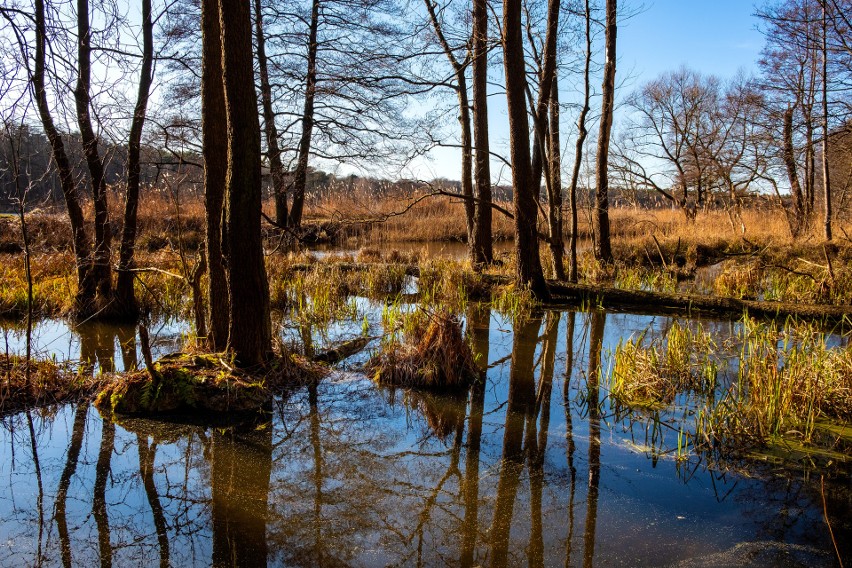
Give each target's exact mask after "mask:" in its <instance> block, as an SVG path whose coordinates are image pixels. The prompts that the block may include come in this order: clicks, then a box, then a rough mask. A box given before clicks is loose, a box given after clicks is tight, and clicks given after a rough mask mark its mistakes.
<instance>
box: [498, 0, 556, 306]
mask: <svg viewBox="0 0 852 568" xmlns="http://www.w3.org/2000/svg"><path fill="white" fill-rule="evenodd" d="M503 38H504V39H503V61H504V68H505V72H506V106H507V108H508V112H509V143H510V156H511V160H512V201H513V203H514V206H515V255H516V265H517V266H516V270H517V279H518V282H519V283H520V284H522V285H524V286H528V287H529V288H530V289H531V290H532V292H533V294H535V295H536V296H537V297H539V298H548V297H549V295H550V294H549V292H548V289H547V282H546V281H545V279H544V272H543V271H542V269H541V258H540V257H539V251H538V230H537V215H538V207H537V205H536V196H537V195H538V191H537V188H535V187H534V184H533V179H532V167H531V164H530V138H529V122H528V121H527V103H526V66H525V64H524V46H523V37H522V35H521V0H503Z"/></svg>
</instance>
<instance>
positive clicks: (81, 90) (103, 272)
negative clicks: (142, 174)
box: [74, 0, 112, 309]
mask: <svg viewBox="0 0 852 568" xmlns="http://www.w3.org/2000/svg"><path fill="white" fill-rule="evenodd" d="M91 36H92V30H91V27H90V24H89V0H77V67H78V69H77V85H76V87H75V89H74V102H75V106H76V109H77V123H78V125H79V126H80V136H81V138H82V141H83V153H84V154H85V156H86V165H87V166H88V169H89V175H90V176H91V183H92V200H93V202H94V206H95V250H94V252H95V254H94V258H93V262H92V270H91V271H90V272H89V274H88V276H89V277H90V278H91V279H92V282H91V284H87V285H86V286H85V287H86V289H89V286H93V287H94V288H95V290H96V293H97V295H99V296H100V297H101V300H102V301H103V302H104V305H106V303H107V302H108V301H109V300H110V299H111V296H112V271H111V268H110V257H111V256H112V251H111V241H112V235H111V233H110V228H109V211H108V209H107V196H106V181H105V180H104V165H103V162H102V161H101V157H100V154H99V152H98V139H97V137H96V136H95V131H94V129H93V127H92V118H91V108H90V106H91V99H90V92H91V76H92V63H91V56H92V45H91ZM92 308H94V306H89V309H92Z"/></svg>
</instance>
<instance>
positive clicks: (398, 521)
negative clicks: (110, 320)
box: [0, 301, 852, 566]
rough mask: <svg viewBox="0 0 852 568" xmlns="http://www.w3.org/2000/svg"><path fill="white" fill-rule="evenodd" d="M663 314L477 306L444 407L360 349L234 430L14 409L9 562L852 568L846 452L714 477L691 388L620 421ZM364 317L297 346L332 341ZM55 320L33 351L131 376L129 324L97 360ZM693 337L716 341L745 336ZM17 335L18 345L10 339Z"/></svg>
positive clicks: (373, 321) (721, 331)
mask: <svg viewBox="0 0 852 568" xmlns="http://www.w3.org/2000/svg"><path fill="white" fill-rule="evenodd" d="M368 305H369V304H368V303H367V302H366V301H364V302H363V303H362V304H359V306H361V307H362V308H363V309H367V306H368ZM371 309H372V312H370V313H369V314H368V315H369V317H368V321H367V324H369V325H370V326H375V325H377V320H378V319H379V317H380V316H379V315H378V314H379V313H380V309H381V308H380V307H378V306H373V307H372V308H371ZM671 322H672V320H671V319H670V318H665V317H648V316H636V315H631V314H613V313H609V314H607V313H604V312H591V313H588V312H579V313H569V312H561V313H560V312H547V313H545V314H541V315H540V316H538V317H534V318H532V319H531V320H530V321H528V322H526V323H519V324H513V323H512V321H511V320H509V319H506V318H504V317H502V316H499V315H497V314H496V313H494V312H490V311H488V310H471V311H470V312H469V313H468V314H467V318H466V325H467V326H468V332H469V333H470V334H471V339H472V345H473V348H474V352H475V353H476V354H477V355H478V360H479V362H480V363H481V364H482V365H483V366H487V367H488V371H487V376H486V380H485V382H484V383H483V384H481V385H479V386H474V387H473V388H471V389H470V390H469V391H467V392H463V393H459V394H457V395H454V396H447V395H437V394H428V393H422V392H421V393H417V392H413V391H403V390H395V391H393V390H387V389H381V388H378V387H376V386H375V385H374V384H373V383H372V382H371V381H369V380H368V379H367V378H366V377H365V376H364V375H363V374H360V373H359V372H357V371H356V370H355V369H357V368H358V366H359V364H360V363H361V362H363V360H364V359H365V358H366V357H367V356H368V353H362V354H359V355H357V356H355V357H354V358H352V359H350V360H348V361H344V362H343V364H342V365H341V366H339V367H338V369H337V370H335V371H334V372H332V373H331V375H330V376H329V377H328V378H326V379H324V380H322V381H321V382H319V383H318V384H315V385H311V386H304V387H301V388H299V389H297V390H295V391H293V392H291V393H288V394H286V395H283V396H280V397H277V398H275V399H273V400H271V401H270V402H269V405H268V407H267V408H266V410H265V412H263V413H261V414H259V415H258V416H257V417H256V418H255V419H253V420H250V421H246V422H243V423H240V424H234V425H227V424H226V425H223V424H221V423H219V424H217V425H216V426H215V427H213V426H209V425H205V423H203V422H198V421H196V422H195V423H192V421H189V420H186V419H184V420H182V421H179V422H177V423H175V422H167V421H151V420H146V419H139V418H135V419H117V420H116V421H112V420H110V419H108V418H105V417H102V416H101V415H100V414H99V413H98V412H97V411H96V410H95V409H93V408H91V407H88V406H86V405H80V406H70V405H68V406H61V407H56V408H48V409H40V410H37V411H31V412H29V413H22V414H17V415H14V416H7V417H5V418H4V419H3V422H2V428H0V455H1V456H2V459H0V565H4V566H6V565H9V566H13V565H14V566H24V565H27V566H28V565H42V566H59V565H66V566H68V565H73V566H80V565H83V566H84V565H93V564H97V563H100V564H101V565H108V564H109V563H112V565H116V566H139V565H150V566H153V565H157V564H159V565H160V566H209V565H217V566H225V565H228V566H230V565H234V566H261V565H262V566H266V565H270V566H273V565H274V566H277V565H288V566H290V565H292V566H320V565H324V566H350V565H351V566H390V565H392V566H409V565H426V566H436V565H438V566H443V565H449V566H504V565H508V566H521V565H523V566H556V565H559V566H563V565H564V566H746V565H758V566H835V565H836V564H837V562H838V560H837V558H838V552H839V555H840V556H841V557H842V558H843V560H844V562H845V563H846V564H849V562H848V561H849V559H850V558H852V476H850V467H849V456H848V455H846V454H840V456H839V457H835V459H834V460H832V462H831V463H811V462H809V463H805V462H792V463H786V464H781V463H779V462H777V461H773V462H769V461H763V460H759V459H755V460H751V461H745V462H737V463H736V464H728V467H724V468H723V467H721V466H720V465H719V464H716V465H715V466H713V467H709V464H708V463H707V462H706V460H704V459H702V458H701V457H700V456H695V455H687V456H685V459H682V460H678V459H677V457H678V455H677V453H678V450H677V444H678V432H679V428H680V427H679V423H681V422H682V421H687V420H691V419H692V418H691V417H690V405H689V401H688V399H687V398H686V397H679V398H678V399H677V400H676V401H675V403H674V404H673V405H672V406H671V407H669V408H666V409H663V410H661V411H658V412H653V413H650V412H649V413H646V414H635V413H633V414H628V415H624V414H623V413H616V411H615V410H614V408H613V405H612V403H611V400H610V399H609V398H608V396H607V394H608V391H607V386H606V385H607V382H606V376H607V373H608V372H609V370H608V366H609V356H610V354H611V353H612V351H614V349H615V347H616V346H617V345H618V343H619V341H621V340H623V339H625V338H627V337H629V336H631V334H638V333H641V332H643V331H646V330H647V333H648V334H660V333H665V331H666V330H667V329H668V327H669V326H670V325H671ZM176 325H177V324H175V326H176ZM361 325H362V324H361V322H360V317H353V318H352V321H351V322H350V324H349V325H348V326H347V325H346V324H338V326H337V327H335V328H334V331H333V332H331V333H329V332H325V333H319V332H316V331H312V330H310V329H308V330H306V329H305V328H304V326H302V327H301V328H295V327H294V328H292V329H290V330H289V331H288V333H289V337H291V338H294V337H298V336H301V337H312V338H313V339H314V340H315V341H316V342H317V343H318V344H320V343H333V342H334V341H336V340H337V339H339V337H343V336H346V335H347V334H352V333H356V332H357V329H358V328H359V327H360V326H361ZM44 326H45V327H43V328H39V330H37V334H36V337H37V338H39V339H38V342H40V343H38V344H37V349H36V351H37V352H39V353H45V352H51V353H53V352H54V351H53V350H54V349H55V353H56V354H57V356H63V357H67V358H68V357H70V358H81V357H82V358H84V359H85V358H89V357H93V356H94V357H96V359H95V360H94V362H95V363H97V364H98V365H99V366H100V368H101V369H103V370H109V369H111V368H112V367H115V368H121V367H123V366H125V365H127V366H130V365H132V364H133V363H134V360H133V357H135V356H136V355H135V344H134V343H133V342H132V341H131V340H132V338H133V333H132V331H128V330H124V331H123V332H122V333H124V334H125V335H124V336H120V335H118V332H115V329H114V328H110V329H109V330H104V329H101V331H100V332H99V334H95V335H96V336H97V337H100V338H101V339H100V340H99V343H97V345H100V347H98V348H97V349H94V348H89V347H85V348H84V346H87V345H89V343H90V342H91V341H93V340H92V339H91V338H89V339H85V338H84V337H85V335H84V334H85V331H84V332H83V333H84V334H81V333H80V332H79V331H73V332H72V331H70V330H67V329H66V330H65V331H64V332H63V331H61V330H60V324H59V323H57V322H52V323H51V322H47V323H45V324H44ZM51 326H53V327H51ZM175 326H171V327H170V326H165V327H164V328H163V329H162V334H161V336H162V337H163V338H165V340H164V341H163V342H162V343H157V342H155V343H156V344H157V345H160V346H162V349H163V351H165V350H168V348H169V347H170V346H171V347H175V346H176V344H177V343H179V332H178V331H177V330H176V329H177V328H176V327H175ZM703 326H704V329H705V331H710V332H711V333H712V334H713V336H714V338H715V340H716V341H717V342H718V343H720V344H722V343H723V342H724V341H726V339H728V338H730V337H732V336H734V335H735V330H736V324H733V323H728V322H703ZM49 329H53V331H50V332H49V331H48V330H49ZM373 331H375V329H373ZM114 332H115V333H114ZM111 334H112V336H111V338H110V335H111ZM121 337H124V341H122V339H121ZM6 338H7V341H9V345H10V347H9V348H10V349H18V348H20V345H21V343H20V334H19V332H9V333H7V335H6ZM285 339H286V338H285ZM45 342H47V343H45ZM57 345H61V348H60V347H57ZM131 345H133V346H134V348H133V349H131V348H130V346H131ZM122 346H125V347H124V349H122ZM97 353H99V355H98V354H97ZM110 354H111V355H110ZM110 357H112V361H111V362H110ZM682 457H684V456H682ZM734 465H735V467H732V466H734ZM826 514H827V519H828V521H829V523H830V526H831V528H832V530H833V533H834V540H835V541H836V543H837V546H838V547H839V551H835V548H834V545H833V543H832V538H831V535H830V533H829V529H828V525H827V524H826Z"/></svg>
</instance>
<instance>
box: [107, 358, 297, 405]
mask: <svg viewBox="0 0 852 568" xmlns="http://www.w3.org/2000/svg"><path fill="white" fill-rule="evenodd" d="M226 357H227V355H226V354H221V353H212V354H187V353H177V354H172V355H167V356H165V357H163V358H161V359H160V360H159V361H157V362H156V363H155V364H154V369H153V372H149V371H148V370H143V371H134V372H132V373H125V374H123V375H117V376H115V377H114V379H113V380H112V382H110V383H109V384H107V385H106V387H104V388H103V390H101V391H100V393H98V396H97V398H96V399H95V406H97V407H98V408H99V409H100V410H102V411H107V412H114V413H118V414H158V413H170V412H179V411H202V412H205V411H206V412H246V411H251V410H257V409H259V408H261V407H262V406H263V405H264V403H266V402H267V401H268V400H269V399H270V397H271V395H272V389H274V388H276V387H277V386H280V385H281V384H283V383H284V382H286V381H287V380H288V379H291V378H293V376H294V375H295V373H294V371H295V370H296V369H297V366H296V365H295V364H294V363H292V362H290V361H286V362H285V361H284V360H281V361H278V362H277V364H275V365H271V366H269V367H268V368H265V369H262V372H260V373H256V372H255V373H249V372H247V371H243V370H241V369H238V368H235V367H234V366H233V365H232V362H231V361H228V360H227V359H226Z"/></svg>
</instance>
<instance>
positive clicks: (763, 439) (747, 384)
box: [697, 319, 852, 448]
mask: <svg viewBox="0 0 852 568" xmlns="http://www.w3.org/2000/svg"><path fill="white" fill-rule="evenodd" d="M741 333H742V337H741V339H742V342H743V347H742V352H741V355H740V364H739V370H738V373H737V380H736V382H735V383H734V384H732V385H731V387H730V388H729V389H728V390H727V392H726V393H724V396H723V397H722V398H721V400H720V401H719V402H718V404H715V405H714V406H713V407H712V408H708V409H706V410H704V411H702V412H701V413H699V415H698V428H697V434H698V439H699V440H704V442H705V443H707V444H708V445H718V444H722V445H727V446H728V447H733V448H737V447H743V446H744V445H745V446H754V445H757V446H760V445H765V444H768V443H771V442H773V441H777V440H780V439H782V438H785V437H792V438H797V439H799V440H801V441H802V442H805V443H809V442H811V441H812V440H813V438H814V433H815V431H816V430H817V428H818V426H819V425H820V423H821V422H824V421H827V422H840V423H849V422H850V421H852V349H850V348H849V347H848V346H845V347H841V346H830V345H829V343H828V341H827V338H826V334H825V333H824V332H823V331H821V330H820V329H819V328H818V327H817V326H816V325H815V324H813V323H804V322H793V323H791V324H789V325H787V326H785V327H783V328H780V329H779V327H778V324H776V323H774V322H772V323H761V322H757V321H755V320H750V319H746V321H745V323H744V325H743V331H742V332H741Z"/></svg>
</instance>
